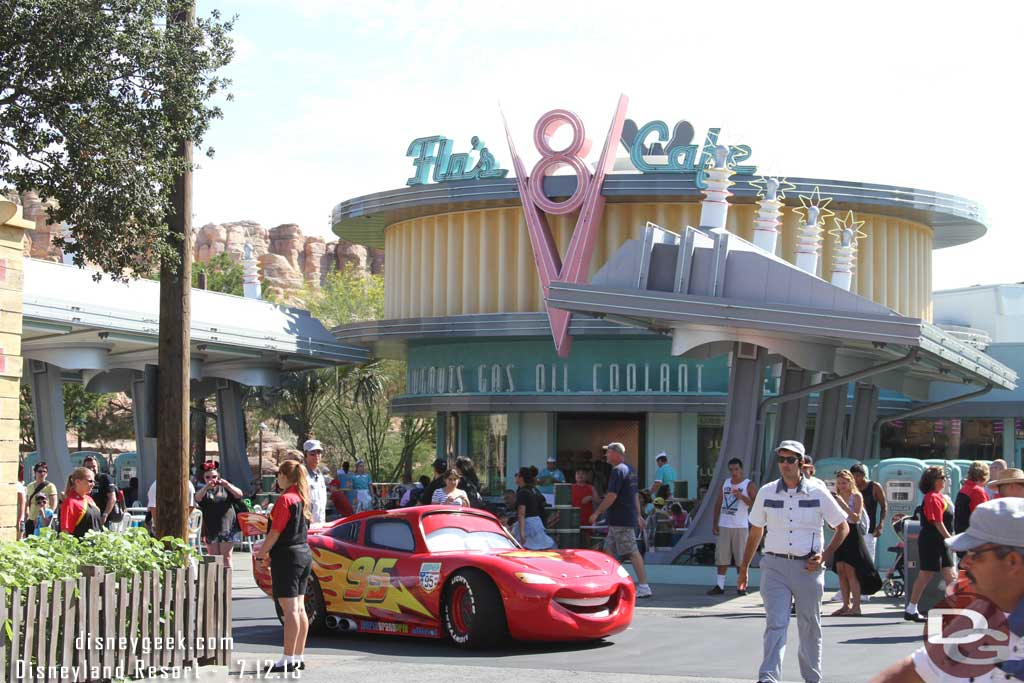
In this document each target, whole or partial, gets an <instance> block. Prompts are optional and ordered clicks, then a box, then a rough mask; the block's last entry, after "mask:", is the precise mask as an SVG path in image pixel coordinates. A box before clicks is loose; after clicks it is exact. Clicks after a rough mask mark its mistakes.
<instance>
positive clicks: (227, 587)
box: [221, 567, 235, 666]
mask: <svg viewBox="0 0 1024 683" xmlns="http://www.w3.org/2000/svg"><path fill="white" fill-rule="evenodd" d="M232 583H233V582H232V575H231V567H224V591H223V594H224V627H223V628H222V629H221V635H222V636H224V637H225V638H228V639H229V640H224V641H222V642H223V643H225V647H224V648H223V649H224V656H223V658H222V661H221V666H225V665H226V666H230V665H231V654H232V652H234V645H235V642H234V639H233V635H234V633H233V631H232V625H231V618H232V615H231V599H232V596H231V593H232Z"/></svg>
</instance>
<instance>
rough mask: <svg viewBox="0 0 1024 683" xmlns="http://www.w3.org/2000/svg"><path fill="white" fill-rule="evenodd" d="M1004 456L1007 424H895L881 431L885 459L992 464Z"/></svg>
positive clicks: (952, 420)
mask: <svg viewBox="0 0 1024 683" xmlns="http://www.w3.org/2000/svg"><path fill="white" fill-rule="evenodd" d="M1002 452H1003V421H1002V420H1001V419H995V420H961V419H957V418H952V419H947V420H894V421H892V422H888V423H884V424H883V425H882V431H881V451H880V454H881V457H883V458H919V459H921V460H928V459H930V458H941V459H945V460H992V459H994V458H998V457H1001V456H1000V454H1001V453H1002Z"/></svg>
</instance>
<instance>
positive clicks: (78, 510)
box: [60, 467, 103, 538]
mask: <svg viewBox="0 0 1024 683" xmlns="http://www.w3.org/2000/svg"><path fill="white" fill-rule="evenodd" d="M95 477H96V475H95V474H93V472H92V470H90V469H89V468H87V467H76V468H75V469H74V470H72V472H71V476H70V477H68V487H67V489H66V490H65V491H64V500H63V501H61V504H60V530H61V531H62V532H63V533H65V534H74V536H75V537H76V538H82V537H83V536H85V535H86V534H87V533H88V532H89V531H99V530H100V529H102V528H103V526H102V522H101V521H100V520H101V519H102V517H103V515H102V513H100V509H99V508H98V507H96V503H94V502H93V500H92V496H90V495H89V493H90V492H91V491H92V487H93V484H95V483H96V479H95Z"/></svg>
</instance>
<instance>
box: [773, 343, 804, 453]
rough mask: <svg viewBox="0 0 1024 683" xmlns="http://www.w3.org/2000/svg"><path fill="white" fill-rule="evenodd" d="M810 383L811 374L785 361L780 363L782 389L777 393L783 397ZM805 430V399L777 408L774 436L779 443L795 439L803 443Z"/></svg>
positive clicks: (788, 402) (789, 402)
mask: <svg viewBox="0 0 1024 683" xmlns="http://www.w3.org/2000/svg"><path fill="white" fill-rule="evenodd" d="M810 383H811V373H810V372H808V371H807V370H804V369H803V368H801V367H800V366H799V365H797V364H796V363H793V362H792V361H790V360H785V361H783V363H782V387H781V388H780V390H779V393H781V394H783V395H785V394H789V393H792V392H794V391H798V390H800V389H803V388H804V387H806V386H807V385H809V384H810ZM806 429H807V397H806V396H804V397H803V398H800V399H797V400H793V401H787V402H786V403H783V404H782V406H781V407H780V408H779V412H778V416H777V417H776V419H775V435H776V437H777V439H778V440H779V441H782V440H783V439H796V440H797V441H803V438H804V432H805V431H806Z"/></svg>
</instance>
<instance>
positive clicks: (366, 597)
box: [344, 557, 398, 603]
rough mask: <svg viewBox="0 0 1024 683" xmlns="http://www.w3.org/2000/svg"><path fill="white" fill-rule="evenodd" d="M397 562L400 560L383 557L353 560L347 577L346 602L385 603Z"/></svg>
mask: <svg viewBox="0 0 1024 683" xmlns="http://www.w3.org/2000/svg"><path fill="white" fill-rule="evenodd" d="M397 562H398V560H397V559H395V558H393V557H383V558H381V559H379V560H375V559H374V558H372V557H360V558H357V559H355V560H353V561H352V564H350V565H349V567H348V573H347V574H346V575H345V584H346V585H347V588H346V589H345V593H344V598H345V600H346V601H351V602H358V601H365V602H371V603H376V602H384V600H385V598H387V595H388V588H389V587H390V586H391V572H392V570H393V569H394V567H395V564H396V563H397Z"/></svg>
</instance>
